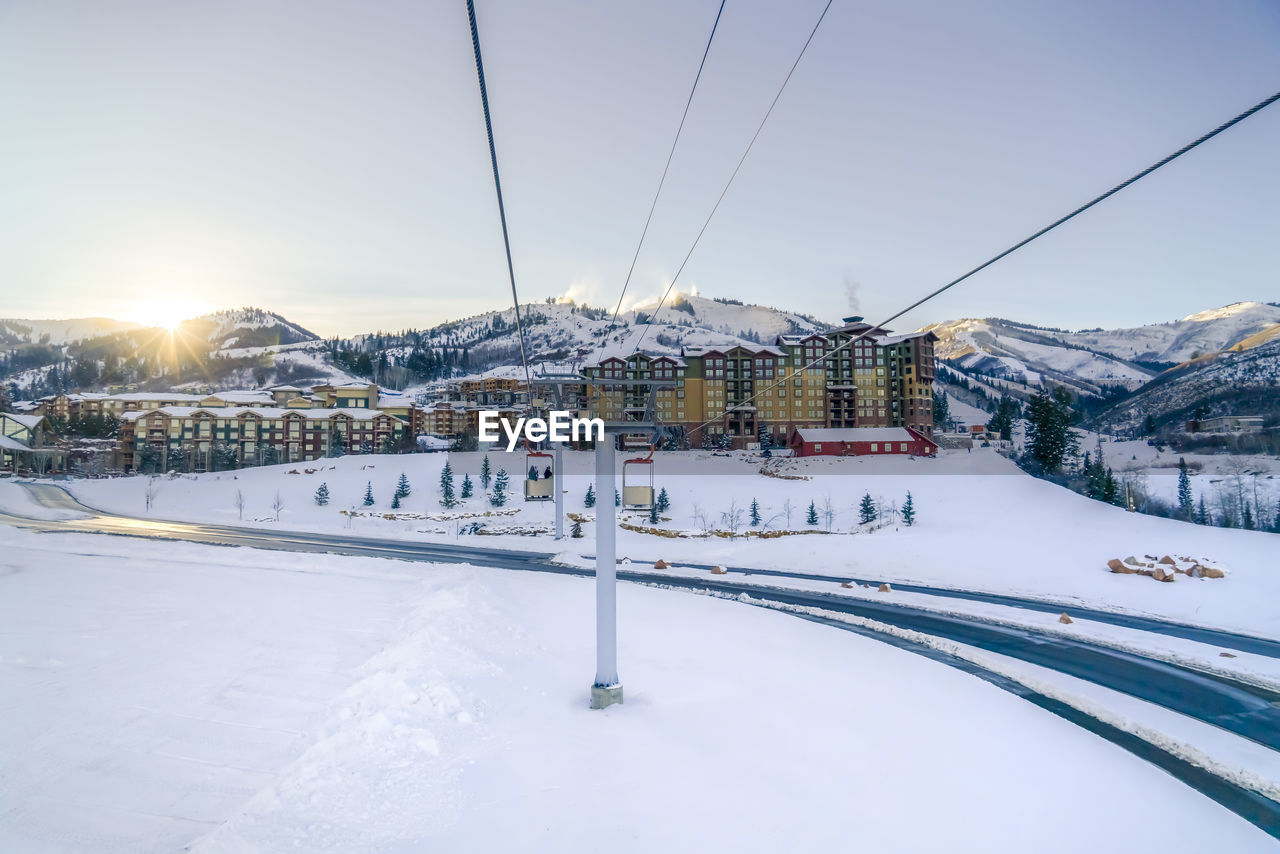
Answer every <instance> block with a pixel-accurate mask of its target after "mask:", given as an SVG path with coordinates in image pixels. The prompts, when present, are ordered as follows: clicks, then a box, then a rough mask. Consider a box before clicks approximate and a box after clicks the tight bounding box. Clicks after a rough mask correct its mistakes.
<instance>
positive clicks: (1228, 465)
mask: <svg viewBox="0 0 1280 854" xmlns="http://www.w3.org/2000/svg"><path fill="white" fill-rule="evenodd" d="M1250 468H1251V466H1250V465H1249V461H1248V460H1242V459H1240V458H1239V457H1233V458H1231V459H1229V460H1227V461H1226V462H1225V463H1223V464H1222V473H1223V474H1225V475H1226V476H1227V483H1228V485H1230V487H1231V492H1232V494H1233V495H1232V497H1233V498H1234V499H1235V508H1234V512H1233V513H1232V514H1231V515H1232V516H1234V517H1235V519H1236V521H1237V522H1239V521H1240V520H1241V519H1243V518H1244V504H1245V499H1244V489H1245V486H1244V478H1245V475H1247V474H1250Z"/></svg>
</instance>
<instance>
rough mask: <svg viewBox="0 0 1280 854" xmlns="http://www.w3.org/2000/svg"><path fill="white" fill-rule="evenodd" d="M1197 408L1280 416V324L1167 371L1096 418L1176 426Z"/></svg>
mask: <svg viewBox="0 0 1280 854" xmlns="http://www.w3.org/2000/svg"><path fill="white" fill-rule="evenodd" d="M1197 410H1201V411H1202V412H1204V413H1205V414H1206V415H1208V416H1212V415H1227V414H1232V415H1262V416H1263V417H1264V418H1268V419H1270V420H1275V419H1277V418H1280V325H1277V326H1273V327H1271V328H1270V329H1269V330H1267V331H1264V332H1261V333H1258V334H1257V335H1253V336H1250V338H1248V339H1246V340H1245V341H1244V342H1240V343H1239V344H1237V345H1236V346H1235V347H1233V348H1232V349H1230V350H1224V351H1221V352H1218V353H1213V354H1210V355H1207V356H1200V357H1199V358H1197V359H1194V360H1191V361H1189V362H1185V363H1183V364H1181V365H1178V366H1177V367H1174V368H1171V369H1169V370H1168V371H1165V372H1164V373H1162V374H1161V375H1160V376H1158V377H1156V378H1155V379H1154V380H1152V381H1151V382H1149V383H1147V385H1145V386H1143V387H1142V388H1141V389H1139V390H1138V391H1137V392H1136V393H1135V394H1133V395H1132V396H1130V397H1127V398H1125V399H1124V400H1122V401H1120V402H1119V403H1117V404H1115V405H1114V406H1112V407H1111V408H1109V409H1107V410H1106V411H1105V412H1103V413H1101V414H1100V415H1099V416H1098V418H1097V419H1095V420H1096V422H1097V423H1098V424H1101V425H1106V426H1111V427H1118V428H1129V429H1136V428H1137V427H1138V426H1139V425H1140V424H1142V423H1143V422H1144V421H1145V419H1146V418H1147V416H1151V418H1152V419H1153V421H1154V422H1155V424H1156V425H1157V426H1164V425H1175V426H1176V425H1177V424H1178V423H1180V422H1182V421H1186V420H1189V419H1191V418H1193V417H1195V413H1196V411H1197Z"/></svg>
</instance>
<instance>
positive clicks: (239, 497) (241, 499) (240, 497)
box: [235, 489, 244, 519]
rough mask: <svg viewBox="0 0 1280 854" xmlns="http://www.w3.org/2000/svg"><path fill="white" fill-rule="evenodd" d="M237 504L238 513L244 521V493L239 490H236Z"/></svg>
mask: <svg viewBox="0 0 1280 854" xmlns="http://www.w3.org/2000/svg"><path fill="white" fill-rule="evenodd" d="M235 502H236V513H237V514H239V517H240V519H244V492H242V491H241V490H239V489H237V490H236V498H235Z"/></svg>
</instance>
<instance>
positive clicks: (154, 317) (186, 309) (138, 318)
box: [128, 299, 205, 332]
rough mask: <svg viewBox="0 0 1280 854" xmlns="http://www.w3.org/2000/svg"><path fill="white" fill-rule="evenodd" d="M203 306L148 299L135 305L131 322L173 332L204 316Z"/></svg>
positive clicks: (131, 313) (179, 301) (184, 302)
mask: <svg viewBox="0 0 1280 854" xmlns="http://www.w3.org/2000/svg"><path fill="white" fill-rule="evenodd" d="M204 313H205V312H204V308H203V306H200V305H197V304H196V303H194V302H187V301H185V300H172V299H148V300H141V301H139V302H137V303H135V304H134V306H133V310H132V311H130V312H129V315H128V317H129V320H132V321H133V322H134V323H138V324H141V325H142V326H147V327H152V328H160V329H165V330H168V331H169V332H173V331H175V330H177V328H178V327H179V326H181V325H182V322H183V321H184V320H190V319H191V318H193V317H197V316H199V315H201V314H204Z"/></svg>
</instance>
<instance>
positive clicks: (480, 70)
mask: <svg viewBox="0 0 1280 854" xmlns="http://www.w3.org/2000/svg"><path fill="white" fill-rule="evenodd" d="M467 17H468V18H469V19H470V21H471V45H472V47H473V48H474V49H475V54H476V77H478V78H479V80H480V103H481V105H482V106H483V107H484V129H485V132H486V133H487V134H488V136H489V160H490V162H491V163H492V164H493V187H494V189H495V190H496V191H497V194H498V218H499V219H500V220H501V221H502V246H503V248H504V249H505V250H506V253H507V276H508V278H510V280H511V299H512V300H513V302H514V303H515V312H516V332H517V333H518V334H519V336H520V361H521V363H522V364H523V365H524V380H525V388H528V389H529V390H530V393H531V394H532V389H533V382H532V380H531V379H530V377H529V358H528V355H527V352H526V349H525V343H524V325H523V324H522V323H521V322H520V296H519V294H517V293H516V270H515V265H514V264H512V262H511V238H510V236H509V235H508V233H507V209H506V206H505V205H504V204H503V202H502V181H501V179H499V177H498V150H497V148H496V147H495V146H494V143H493V120H492V119H491V118H490V115H489V90H488V89H487V88H486V87H485V84H484V62H483V61H482V60H481V59H480V31H479V29H478V28H477V27H476V7H475V3H474V2H473V0H467Z"/></svg>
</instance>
